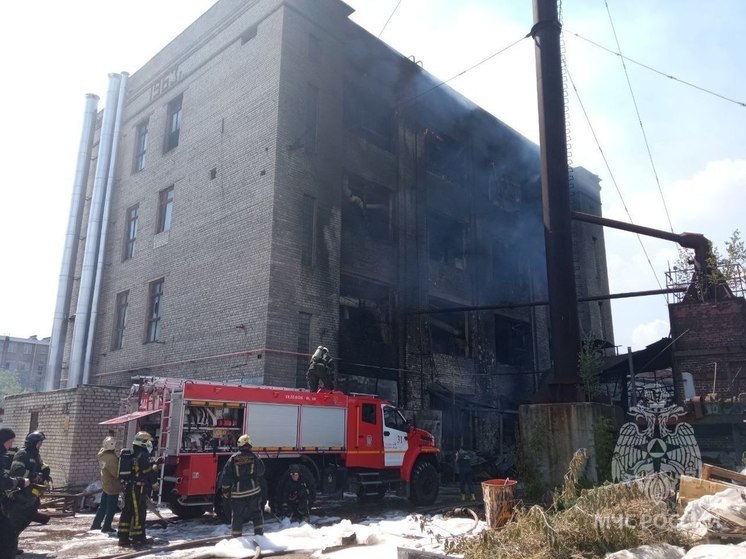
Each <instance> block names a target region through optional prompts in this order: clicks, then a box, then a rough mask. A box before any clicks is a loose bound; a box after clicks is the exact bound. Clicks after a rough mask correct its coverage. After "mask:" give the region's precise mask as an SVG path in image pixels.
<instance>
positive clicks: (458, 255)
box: [427, 212, 467, 270]
mask: <svg viewBox="0 0 746 559" xmlns="http://www.w3.org/2000/svg"><path fill="white" fill-rule="evenodd" d="M427 221H428V231H427V233H428V250H429V253H430V259H431V260H434V261H436V262H441V263H443V264H447V265H449V266H453V267H455V268H458V269H459V270H464V269H466V232H467V229H466V224H465V223H463V222H461V221H459V220H457V219H454V218H453V217H449V216H446V215H443V214H438V213H434V212H431V213H429V214H428V216H427Z"/></svg>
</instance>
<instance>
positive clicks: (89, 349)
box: [81, 72, 129, 384]
mask: <svg viewBox="0 0 746 559" xmlns="http://www.w3.org/2000/svg"><path fill="white" fill-rule="evenodd" d="M128 77H129V74H128V73H127V72H122V73H121V79H120V80H119V99H118V100H117V109H116V110H117V112H116V118H115V120H114V131H113V136H114V137H113V140H112V142H111V156H110V160H111V163H110V164H109V175H108V177H107V179H106V196H105V197H104V209H103V214H102V216H101V239H100V240H99V243H98V263H97V264H96V279H95V280H94V282H93V297H92V300H91V318H90V323H89V325H88V337H87V339H86V349H85V358H84V360H83V377H82V381H81V384H87V383H88V381H89V379H90V378H91V364H92V362H93V341H94V338H95V337H96V321H97V319H98V303H99V299H100V292H101V281H102V278H103V275H104V261H105V260H106V235H107V233H108V230H109V208H110V206H111V192H112V190H114V181H115V175H116V170H117V151H118V149H119V135H120V132H119V129H120V127H121V125H122V112H124V97H125V92H126V90H127V78H128Z"/></svg>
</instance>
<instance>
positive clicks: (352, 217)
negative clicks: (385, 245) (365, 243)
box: [342, 174, 392, 242]
mask: <svg viewBox="0 0 746 559" xmlns="http://www.w3.org/2000/svg"><path fill="white" fill-rule="evenodd" d="M344 180H345V182H344V184H343V185H342V194H343V204H342V227H343V229H344V230H347V231H354V232H357V233H358V234H361V235H364V236H366V237H368V238H370V239H374V240H376V241H380V242H390V241H391V240H392V230H391V192H390V191H389V190H388V189H387V188H386V187H385V186H382V185H380V184H376V183H373V182H370V181H366V180H365V179H363V178H361V177H358V176H357V175H352V174H350V175H347V176H345V179H344Z"/></svg>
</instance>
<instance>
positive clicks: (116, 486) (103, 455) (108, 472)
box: [96, 448, 122, 495]
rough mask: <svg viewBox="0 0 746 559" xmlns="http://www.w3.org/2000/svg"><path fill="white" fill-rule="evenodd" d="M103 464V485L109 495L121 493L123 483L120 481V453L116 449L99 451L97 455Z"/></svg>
mask: <svg viewBox="0 0 746 559" xmlns="http://www.w3.org/2000/svg"><path fill="white" fill-rule="evenodd" d="M96 457H97V458H98V463H99V464H100V465H101V485H102V486H103V489H104V493H106V494H107V495H119V493H121V492H122V484H121V483H119V455H117V453H116V451H114V450H104V449H103V448H102V449H101V450H99V451H98V454H97V455H96Z"/></svg>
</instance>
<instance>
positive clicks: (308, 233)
mask: <svg viewBox="0 0 746 559" xmlns="http://www.w3.org/2000/svg"><path fill="white" fill-rule="evenodd" d="M301 211H302V223H301V254H300V261H301V264H303V265H304V266H309V267H310V266H313V264H314V257H315V254H316V198H314V197H313V196H311V195H309V194H304V195H303V208H302V210H301Z"/></svg>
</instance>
